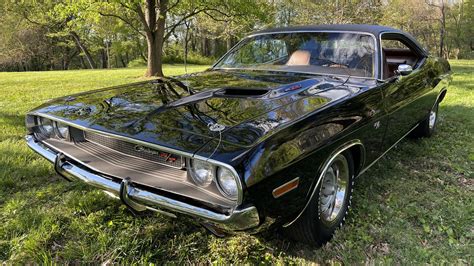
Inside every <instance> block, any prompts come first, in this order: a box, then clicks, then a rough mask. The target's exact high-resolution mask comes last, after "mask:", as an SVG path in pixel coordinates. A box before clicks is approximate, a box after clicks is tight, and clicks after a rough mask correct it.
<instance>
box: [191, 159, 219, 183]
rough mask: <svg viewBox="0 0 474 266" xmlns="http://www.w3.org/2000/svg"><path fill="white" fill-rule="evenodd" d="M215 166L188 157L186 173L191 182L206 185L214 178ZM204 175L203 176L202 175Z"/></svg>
mask: <svg viewBox="0 0 474 266" xmlns="http://www.w3.org/2000/svg"><path fill="white" fill-rule="evenodd" d="M215 172H216V167H215V166H214V165H213V164H211V163H209V162H206V161H204V160H199V159H189V160H188V173H189V175H190V176H191V179H192V180H193V182H194V183H195V184H196V185H197V186H199V187H208V186H209V185H210V184H211V183H212V181H213V180H214V178H215ZM204 174H205V175H206V176H203V175H204Z"/></svg>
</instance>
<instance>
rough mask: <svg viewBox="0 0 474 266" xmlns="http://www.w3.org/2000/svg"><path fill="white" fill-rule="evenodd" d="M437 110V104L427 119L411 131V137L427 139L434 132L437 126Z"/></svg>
mask: <svg viewBox="0 0 474 266" xmlns="http://www.w3.org/2000/svg"><path fill="white" fill-rule="evenodd" d="M438 109H439V104H438V103H436V104H435V105H434V106H433V108H432V109H431V110H430V113H429V114H428V117H427V118H425V120H423V121H422V122H421V123H420V124H419V125H418V126H417V127H416V129H415V130H414V131H413V133H412V136H413V137H415V138H423V137H425V138H429V137H431V136H432V135H433V134H434V133H435V131H436V125H437V124H438Z"/></svg>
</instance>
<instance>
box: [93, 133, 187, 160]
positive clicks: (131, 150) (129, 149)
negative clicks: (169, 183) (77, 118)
mask: <svg viewBox="0 0 474 266" xmlns="http://www.w3.org/2000/svg"><path fill="white" fill-rule="evenodd" d="M84 138H85V139H86V140H88V141H90V142H94V143H96V144H99V145H102V146H105V147H107V148H110V149H113V150H116V151H118V152H121V153H125V154H127V155H131V156H134V157H138V158H142V159H146V160H150V161H153V162H156V163H160V164H163V165H167V166H171V167H174V168H180V169H181V168H183V167H184V159H183V157H182V156H180V155H176V154H171V153H168V152H163V151H160V150H156V149H153V148H150V147H147V146H143V145H137V144H133V143H130V142H127V141H123V140H119V139H115V138H111V137H108V136H105V135H102V134H98V133H94V132H88V131H84Z"/></svg>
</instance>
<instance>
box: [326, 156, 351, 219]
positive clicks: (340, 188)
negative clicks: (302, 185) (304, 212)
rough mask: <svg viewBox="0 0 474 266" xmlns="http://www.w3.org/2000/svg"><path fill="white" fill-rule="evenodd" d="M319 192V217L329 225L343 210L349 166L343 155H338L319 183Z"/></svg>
mask: <svg viewBox="0 0 474 266" xmlns="http://www.w3.org/2000/svg"><path fill="white" fill-rule="evenodd" d="M321 182H322V183H321V190H320V192H319V217H320V220H321V221H323V222H326V223H331V222H333V221H335V220H336V218H337V217H338V216H339V214H340V213H341V210H343V209H344V202H345V199H346V195H347V187H348V183H349V164H348V162H347V159H346V157H345V156H344V155H341V154H340V155H338V156H337V157H336V158H335V159H334V161H333V162H332V164H331V165H330V166H329V168H328V169H327V170H326V173H325V175H324V177H323V179H322V181H321Z"/></svg>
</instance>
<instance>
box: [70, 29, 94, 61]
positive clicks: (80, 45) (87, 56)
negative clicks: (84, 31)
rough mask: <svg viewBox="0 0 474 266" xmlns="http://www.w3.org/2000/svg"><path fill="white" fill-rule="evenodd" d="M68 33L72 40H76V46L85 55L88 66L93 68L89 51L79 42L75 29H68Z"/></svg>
mask: <svg viewBox="0 0 474 266" xmlns="http://www.w3.org/2000/svg"><path fill="white" fill-rule="evenodd" d="M69 34H70V35H71V36H72V38H73V39H74V42H76V45H77V47H78V48H79V49H81V51H82V52H83V53H84V56H85V57H86V59H87V63H89V66H90V68H91V69H94V68H95V62H94V59H93V58H92V56H91V54H90V53H89V50H88V49H87V47H86V46H85V45H84V44H83V43H82V42H81V38H79V35H77V33H76V32H75V31H70V32H69Z"/></svg>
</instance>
